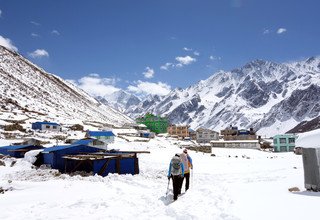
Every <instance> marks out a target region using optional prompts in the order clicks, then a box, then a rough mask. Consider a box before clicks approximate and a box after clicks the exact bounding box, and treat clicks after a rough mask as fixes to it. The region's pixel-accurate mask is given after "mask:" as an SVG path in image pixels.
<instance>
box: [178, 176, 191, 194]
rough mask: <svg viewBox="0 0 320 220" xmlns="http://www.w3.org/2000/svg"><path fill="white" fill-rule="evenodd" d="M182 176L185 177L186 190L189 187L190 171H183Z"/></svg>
mask: <svg viewBox="0 0 320 220" xmlns="http://www.w3.org/2000/svg"><path fill="white" fill-rule="evenodd" d="M184 178H185V179H186V191H187V190H188V189H189V182H190V173H185V174H184ZM184 178H183V179H182V181H181V187H180V189H181V188H182V184H183V180H184Z"/></svg>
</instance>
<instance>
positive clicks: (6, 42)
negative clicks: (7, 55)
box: [0, 35, 18, 51]
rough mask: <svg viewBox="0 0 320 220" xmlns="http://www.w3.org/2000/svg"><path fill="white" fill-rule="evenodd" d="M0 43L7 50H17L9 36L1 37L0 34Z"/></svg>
mask: <svg viewBox="0 0 320 220" xmlns="http://www.w3.org/2000/svg"><path fill="white" fill-rule="evenodd" d="M0 45H2V46H4V47H6V48H7V49H9V50H13V51H18V48H17V47H16V46H14V45H13V43H12V41H11V40H10V39H9V38H5V37H2V36H1V35H0Z"/></svg>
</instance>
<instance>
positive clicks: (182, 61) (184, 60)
mask: <svg viewBox="0 0 320 220" xmlns="http://www.w3.org/2000/svg"><path fill="white" fill-rule="evenodd" d="M176 61H178V64H177V66H178V67H181V66H184V65H189V64H191V63H193V62H196V61H197V59H196V58H193V57H190V56H184V57H176Z"/></svg>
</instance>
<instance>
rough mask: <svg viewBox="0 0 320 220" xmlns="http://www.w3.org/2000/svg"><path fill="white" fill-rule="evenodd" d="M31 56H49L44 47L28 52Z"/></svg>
mask: <svg viewBox="0 0 320 220" xmlns="http://www.w3.org/2000/svg"><path fill="white" fill-rule="evenodd" d="M29 56H30V57H32V58H42V57H49V53H48V52H47V51H46V50H45V49H36V50H35V51H33V52H31V53H29Z"/></svg>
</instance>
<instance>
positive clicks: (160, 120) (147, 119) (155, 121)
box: [136, 113, 169, 134]
mask: <svg viewBox="0 0 320 220" xmlns="http://www.w3.org/2000/svg"><path fill="white" fill-rule="evenodd" d="M136 122H137V124H144V125H146V126H147V128H148V129H149V130H150V131H152V132H154V133H156V134H159V133H166V132H167V127H168V124H169V123H168V119H167V118H166V117H160V116H155V115H153V114H150V113H147V114H146V115H145V116H144V117H139V118H137V119H136Z"/></svg>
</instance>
